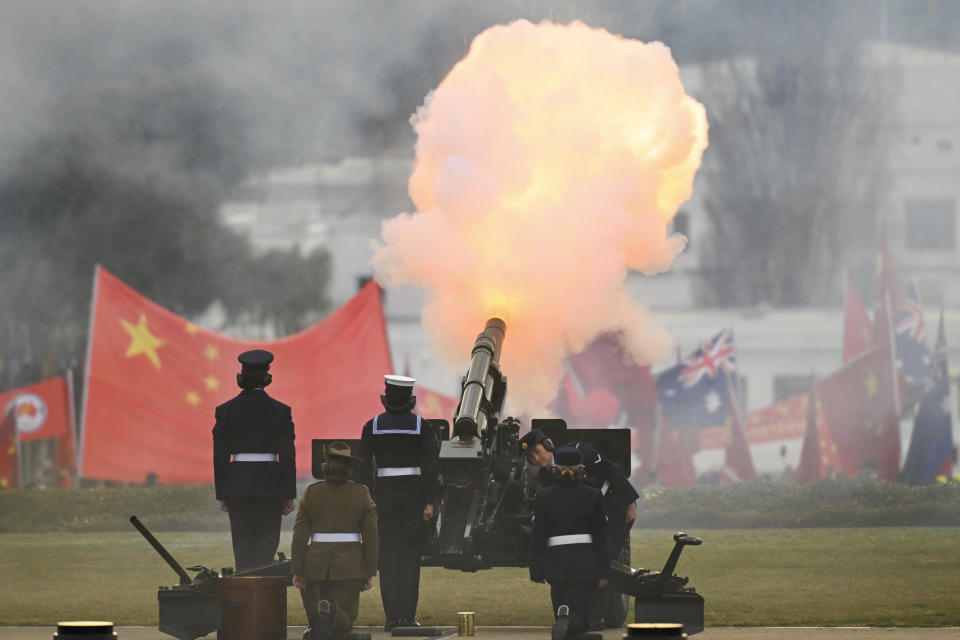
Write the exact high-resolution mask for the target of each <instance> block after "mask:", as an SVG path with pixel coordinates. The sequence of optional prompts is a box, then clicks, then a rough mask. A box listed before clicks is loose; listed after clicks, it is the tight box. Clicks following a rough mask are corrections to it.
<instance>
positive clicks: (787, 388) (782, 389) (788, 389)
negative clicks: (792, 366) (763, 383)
mask: <svg viewBox="0 0 960 640" xmlns="http://www.w3.org/2000/svg"><path fill="white" fill-rule="evenodd" d="M809 392H810V376H808V375H806V376H796V375H783V376H774V377H773V402H774V403H777V402H783V401H784V400H789V399H790V398H792V397H793V396H798V395H800V394H801V393H809Z"/></svg>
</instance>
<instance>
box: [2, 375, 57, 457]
mask: <svg viewBox="0 0 960 640" xmlns="http://www.w3.org/2000/svg"><path fill="white" fill-rule="evenodd" d="M6 409H12V410H13V413H14V417H15V418H16V421H17V430H18V431H19V432H20V441H21V442H30V441H33V440H46V439H47V438H59V437H61V436H65V435H67V434H68V433H69V431H70V402H69V396H68V390H67V381H66V378H64V377H63V376H59V377H57V378H52V379H50V380H46V381H44V382H38V383H37V384H32V385H30V386H28V387H21V388H19V389H14V390H13V391H7V392H5V393H2V394H0V410H6Z"/></svg>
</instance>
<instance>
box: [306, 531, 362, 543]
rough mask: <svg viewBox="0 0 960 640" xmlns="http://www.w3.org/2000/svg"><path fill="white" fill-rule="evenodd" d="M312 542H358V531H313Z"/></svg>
mask: <svg viewBox="0 0 960 640" xmlns="http://www.w3.org/2000/svg"><path fill="white" fill-rule="evenodd" d="M311 539H312V540H313V541H314V542H360V534H359V533H315V534H313V538H311Z"/></svg>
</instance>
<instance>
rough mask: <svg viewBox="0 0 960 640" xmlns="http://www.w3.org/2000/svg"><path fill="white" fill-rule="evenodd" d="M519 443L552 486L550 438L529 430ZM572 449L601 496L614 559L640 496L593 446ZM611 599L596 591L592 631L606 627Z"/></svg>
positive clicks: (588, 481) (586, 479)
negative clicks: (606, 615) (579, 456)
mask: <svg viewBox="0 0 960 640" xmlns="http://www.w3.org/2000/svg"><path fill="white" fill-rule="evenodd" d="M519 442H520V451H521V453H524V454H525V455H526V457H527V462H529V463H530V464H533V465H536V466H538V467H540V469H539V470H538V473H537V480H538V481H539V483H540V485H541V486H547V485H549V484H551V483H553V481H554V480H553V474H552V473H551V472H550V465H551V464H552V463H553V449H554V445H553V442H552V441H551V440H550V438H548V437H547V436H546V434H544V433H543V432H542V431H540V430H539V429H531V430H530V432H529V433H527V434H525V435H524V436H523V437H522V438H520V441H519ZM573 446H575V447H576V448H577V450H578V451H580V455H581V458H582V459H583V464H584V467H585V473H584V480H583V481H584V483H585V484H587V485H589V486H591V487H594V488H597V489H600V492H601V493H602V494H603V507H604V513H606V515H607V544H608V546H607V553H608V555H609V556H610V558H611V559H613V560H617V559H619V558H620V554H621V553H622V552H623V549H624V547H625V546H626V544H627V540H628V539H629V537H630V529H631V528H632V527H633V521H634V520H636V518H637V499H638V498H639V497H640V495H639V494H638V493H637V490H636V489H634V488H633V485H631V484H630V481H629V480H628V479H627V477H626V476H625V475H623V473H622V472H621V471H620V469H618V468H617V466H616V465H615V464H614V463H613V462H611V461H610V460H609V459H607V458H606V457H604V456H602V455H601V454H600V452H598V451H597V450H596V448H595V447H594V446H593V445H592V444H590V443H589V442H577V443H574V444H573ZM613 597H619V596H618V595H616V594H611V593H610V592H609V590H608V589H607V588H605V587H604V588H601V589H598V590H597V595H596V599H595V600H594V603H593V606H592V607H591V610H592V611H593V615H594V617H593V619H591V621H590V630H591V631H599V630H602V629H603V628H604V627H605V626H606V621H605V620H604V613H605V610H606V603H607V602H608V601H609V600H610V598H613ZM610 622H611V624H613V625H614V626H620V625H619V622H620V621H618V620H611V621H610Z"/></svg>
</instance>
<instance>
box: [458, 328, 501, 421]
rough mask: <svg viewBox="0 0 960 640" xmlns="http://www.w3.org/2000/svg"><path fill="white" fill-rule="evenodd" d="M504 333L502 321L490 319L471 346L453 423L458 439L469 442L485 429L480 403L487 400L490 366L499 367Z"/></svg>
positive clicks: (489, 385) (481, 404) (485, 416)
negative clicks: (458, 406) (468, 363)
mask: <svg viewBox="0 0 960 640" xmlns="http://www.w3.org/2000/svg"><path fill="white" fill-rule="evenodd" d="M506 331H507V324H506V323H505V322H504V321H503V320H501V319H500V318H490V319H489V320H487V324H486V326H485V327H484V329H483V333H481V334H480V335H478V336H477V341H476V342H475V343H474V345H473V351H472V352H471V355H470V368H469V369H468V370H467V375H466V376H465V377H464V380H463V389H462V390H461V393H460V408H459V411H458V412H457V416H456V418H455V419H454V423H453V433H454V435H455V436H457V437H459V438H460V439H461V440H472V439H473V438H474V437H476V436H477V435H478V434H479V433H480V432H481V431H482V430H483V428H484V426H486V422H487V415H486V414H485V413H484V411H483V409H484V407H483V401H484V399H488V400H489V397H490V393H491V391H490V387H491V385H492V384H493V381H492V377H491V373H490V371H491V365H494V366H498V365H499V364H500V348H501V347H502V345H503V339H504V336H505V335H506Z"/></svg>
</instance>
